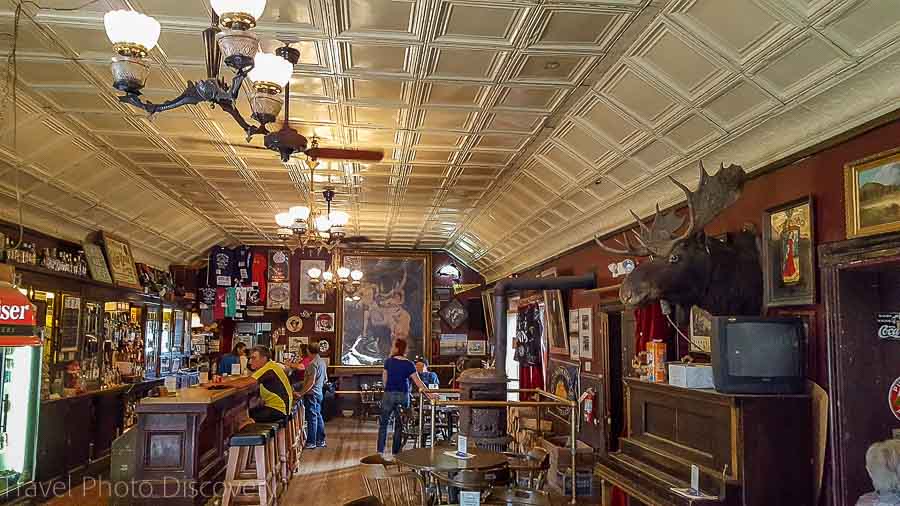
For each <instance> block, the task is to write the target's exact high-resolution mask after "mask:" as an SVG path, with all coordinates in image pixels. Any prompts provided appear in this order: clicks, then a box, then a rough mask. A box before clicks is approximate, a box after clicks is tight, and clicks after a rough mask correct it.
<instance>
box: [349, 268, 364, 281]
mask: <svg viewBox="0 0 900 506" xmlns="http://www.w3.org/2000/svg"><path fill="white" fill-rule="evenodd" d="M350 278H352V279H353V281H359V280H361V279H362V278H363V271H361V270H359V269H353V270H352V271H350Z"/></svg>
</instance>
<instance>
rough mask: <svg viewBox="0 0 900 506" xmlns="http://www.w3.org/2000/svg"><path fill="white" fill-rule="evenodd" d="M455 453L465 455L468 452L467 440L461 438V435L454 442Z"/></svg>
mask: <svg viewBox="0 0 900 506" xmlns="http://www.w3.org/2000/svg"><path fill="white" fill-rule="evenodd" d="M456 451H458V452H459V453H460V454H465V453H467V452H468V451H469V438H468V437H466V436H463V435H462V434H460V435H458V436H457V441H456Z"/></svg>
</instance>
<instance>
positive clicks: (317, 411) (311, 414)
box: [303, 392, 325, 446]
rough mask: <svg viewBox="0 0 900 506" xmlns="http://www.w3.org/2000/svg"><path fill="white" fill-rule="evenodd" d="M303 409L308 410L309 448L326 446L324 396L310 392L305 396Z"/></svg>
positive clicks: (307, 434)
mask: <svg viewBox="0 0 900 506" xmlns="http://www.w3.org/2000/svg"><path fill="white" fill-rule="evenodd" d="M303 407H304V408H305V409H306V444H307V446H312V445H322V444H324V443H325V420H324V419H322V394H317V393H315V392H310V393H308V394H306V395H304V396H303Z"/></svg>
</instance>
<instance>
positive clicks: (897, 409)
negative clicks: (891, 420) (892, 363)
mask: <svg viewBox="0 0 900 506" xmlns="http://www.w3.org/2000/svg"><path fill="white" fill-rule="evenodd" d="M888 406H890V408H891V413H893V414H894V417H896V418H897V420H900V378H897V379H895V380H894V382H893V383H891V391H890V392H888Z"/></svg>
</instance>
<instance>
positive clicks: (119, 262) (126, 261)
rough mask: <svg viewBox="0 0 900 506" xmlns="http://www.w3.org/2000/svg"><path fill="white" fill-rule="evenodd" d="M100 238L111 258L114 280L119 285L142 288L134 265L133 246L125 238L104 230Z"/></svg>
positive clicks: (110, 266)
mask: <svg viewBox="0 0 900 506" xmlns="http://www.w3.org/2000/svg"><path fill="white" fill-rule="evenodd" d="M100 240H101V241H102V242H103V248H104V249H105V250H106V259H107V260H109V270H110V274H112V278H113V281H114V282H115V283H116V284H117V285H119V286H127V287H129V288H136V289H138V290H140V289H141V282H140V280H139V279H138V274H137V269H136V268H135V266H134V257H133V256H132V254H131V246H129V245H128V243H127V242H125V241H124V240H121V239H119V238H117V237H115V236H112V235H109V234H107V233H105V232H103V231H101V232H100Z"/></svg>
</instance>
